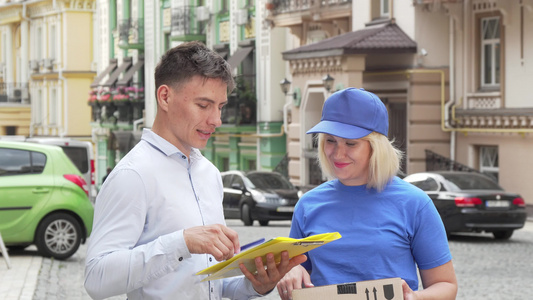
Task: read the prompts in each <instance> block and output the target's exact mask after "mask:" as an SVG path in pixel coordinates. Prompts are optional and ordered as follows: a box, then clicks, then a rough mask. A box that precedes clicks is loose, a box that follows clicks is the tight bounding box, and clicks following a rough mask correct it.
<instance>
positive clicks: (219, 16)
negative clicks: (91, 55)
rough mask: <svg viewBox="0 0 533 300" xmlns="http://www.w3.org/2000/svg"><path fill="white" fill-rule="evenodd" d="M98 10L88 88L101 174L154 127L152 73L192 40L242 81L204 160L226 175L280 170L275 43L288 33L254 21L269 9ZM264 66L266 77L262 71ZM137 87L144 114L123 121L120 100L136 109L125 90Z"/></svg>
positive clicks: (141, 6)
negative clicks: (172, 51)
mask: <svg viewBox="0 0 533 300" xmlns="http://www.w3.org/2000/svg"><path fill="white" fill-rule="evenodd" d="M97 11H98V12H97V14H96V20H97V21H96V22H95V24H97V25H95V32H96V33H97V36H96V40H97V41H98V45H99V47H98V49H97V52H98V60H97V61H98V75H97V76H96V78H95V80H94V82H93V83H92V85H91V89H92V94H91V95H89V105H91V107H92V116H93V117H92V123H91V125H92V127H93V139H94V140H95V141H96V143H97V157H98V162H97V165H98V168H97V169H98V170H99V172H103V171H102V170H105V168H106V167H108V166H110V167H112V166H114V164H115V163H116V162H117V161H118V160H119V159H120V158H121V157H122V156H123V155H124V154H125V153H126V152H127V151H128V150H129V149H131V147H132V146H133V145H134V144H135V143H136V142H137V141H138V139H139V137H140V129H141V128H142V127H147V128H150V127H151V125H152V123H153V120H154V118H155V114H156V107H157V106H156V99H155V82H154V79H153V76H151V74H153V72H154V70H155V67H156V65H157V63H158V61H159V59H160V57H161V56H162V55H163V54H164V53H165V52H166V51H167V50H168V49H170V48H171V47H174V46H176V45H179V44H180V43H183V42H185V41H192V40H197V41H201V42H204V43H205V44H206V45H207V46H208V47H209V48H211V49H213V50H215V51H217V52H218V53H219V54H220V55H222V56H223V57H224V58H225V59H226V60H227V61H228V63H229V64H230V65H231V67H232V71H233V73H234V75H235V80H236V83H237V87H236V89H235V90H234V91H233V92H232V93H230V94H229V95H228V105H227V106H226V107H225V108H224V110H223V112H222V122H223V125H222V126H221V127H220V128H218V129H217V131H216V133H215V134H214V137H213V138H212V139H211V140H210V141H209V143H208V146H207V147H206V149H204V150H203V153H204V155H205V156H206V157H207V158H208V159H210V160H211V161H212V162H213V163H214V164H215V165H216V166H217V167H218V168H219V169H220V170H221V171H225V170H234V169H239V170H255V169H262V170H273V169H275V168H276V167H277V166H278V165H280V162H282V161H283V158H284V157H285V156H286V148H285V138H284V132H283V126H282V125H283V113H282V111H283V106H284V105H285V97H284V95H283V93H282V92H281V91H280V90H279V87H278V81H279V78H280V77H281V75H282V74H283V73H284V67H285V64H284V62H283V60H282V58H281V51H282V50H283V49H285V44H284V42H283V43H278V42H275V43H274V42H271V39H274V40H279V39H282V40H283V41H284V40H285V30H280V29H275V30H271V28H270V26H268V23H267V22H264V23H261V22H260V23H257V22H256V19H258V18H259V19H262V15H264V14H265V11H266V9H265V6H264V3H263V2H262V1H245V0H231V1H230V0H227V1H208V0H207V1H196V0H191V1H189V0H187V1H185V0H165V1H154V2H151V1H150V2H149V1H146V2H144V1H136V0H116V1H99V2H98V10H97ZM258 16H259V17H258ZM141 19H142V20H143V21H142V24H143V26H142V27H141V26H140V25H138V26H137V28H138V31H139V30H140V29H141V28H142V30H143V32H142V34H141V33H140V32H139V33H138V34H136V33H135V31H136V29H135V28H136V26H135V25H134V20H141ZM119 20H123V21H119ZM126 20H128V21H126ZM137 23H138V24H141V22H140V21H139V22H137ZM125 26H126V27H127V29H126V28H125ZM137 36H139V37H140V36H142V40H141V39H137ZM258 36H260V37H261V38H260V39H258V38H257V37H258ZM126 37H127V38H126ZM139 61H142V64H141V63H139ZM136 62H137V63H136ZM135 66H138V69H134V68H135ZM259 67H260V68H262V69H263V70H264V71H262V72H257V70H258V68H259ZM141 73H142V74H150V75H146V76H144V77H142V76H143V75H142V74H141ZM132 74H133V75H132ZM273 74H274V75H273ZM122 87H124V88H122ZM140 88H142V90H143V94H142V100H141V99H139V101H138V102H139V105H140V106H142V109H143V110H144V114H137V113H136V110H135V107H133V108H130V109H131V110H132V113H131V115H133V118H128V119H122V117H123V116H125V114H123V113H121V112H118V110H119V108H118V105H119V101H120V104H122V102H125V103H126V105H124V106H131V105H132V104H133V101H132V98H131V95H130V96H129V98H127V99H124V98H126V96H124V95H123V94H124V92H123V91H122V90H123V89H127V90H130V89H132V90H139V89H140ZM127 115H130V114H127ZM137 118H138V119H137ZM285 169H286V168H285ZM100 175H103V174H100ZM99 177H101V176H99Z"/></svg>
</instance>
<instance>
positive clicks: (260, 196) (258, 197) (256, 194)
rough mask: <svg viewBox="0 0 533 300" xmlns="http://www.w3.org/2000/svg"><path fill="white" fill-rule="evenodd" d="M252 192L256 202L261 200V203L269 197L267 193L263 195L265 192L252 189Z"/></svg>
mask: <svg viewBox="0 0 533 300" xmlns="http://www.w3.org/2000/svg"><path fill="white" fill-rule="evenodd" d="M250 192H251V193H252V197H253V198H254V200H255V202H259V203H263V202H266V201H267V199H266V197H265V195H263V193H260V192H258V191H256V190H251V191H250Z"/></svg>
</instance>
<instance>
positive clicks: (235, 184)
mask: <svg viewBox="0 0 533 300" xmlns="http://www.w3.org/2000/svg"><path fill="white" fill-rule="evenodd" d="M231 188H232V189H235V190H241V191H242V190H244V187H243V186H242V185H240V184H239V183H232V184H231Z"/></svg>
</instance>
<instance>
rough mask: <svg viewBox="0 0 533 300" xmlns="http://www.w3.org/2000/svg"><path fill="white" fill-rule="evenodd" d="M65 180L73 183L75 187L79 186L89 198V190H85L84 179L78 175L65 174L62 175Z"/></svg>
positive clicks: (85, 183)
mask: <svg viewBox="0 0 533 300" xmlns="http://www.w3.org/2000/svg"><path fill="white" fill-rule="evenodd" d="M63 177H65V179H66V180H68V181H71V182H73V183H75V184H76V185H77V186H79V187H80V188H81V189H82V190H83V191H84V192H85V194H87V196H89V189H88V188H87V182H85V179H83V177H81V176H80V175H74V174H65V175H63Z"/></svg>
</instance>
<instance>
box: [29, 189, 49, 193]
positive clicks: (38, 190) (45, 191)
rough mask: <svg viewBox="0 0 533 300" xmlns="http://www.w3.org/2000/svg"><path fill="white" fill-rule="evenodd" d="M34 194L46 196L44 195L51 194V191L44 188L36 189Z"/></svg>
mask: <svg viewBox="0 0 533 300" xmlns="http://www.w3.org/2000/svg"><path fill="white" fill-rule="evenodd" d="M32 192H33V193H34V194H44V193H48V192H50V190H49V189H44V188H36V189H33V190H32Z"/></svg>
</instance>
